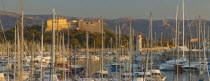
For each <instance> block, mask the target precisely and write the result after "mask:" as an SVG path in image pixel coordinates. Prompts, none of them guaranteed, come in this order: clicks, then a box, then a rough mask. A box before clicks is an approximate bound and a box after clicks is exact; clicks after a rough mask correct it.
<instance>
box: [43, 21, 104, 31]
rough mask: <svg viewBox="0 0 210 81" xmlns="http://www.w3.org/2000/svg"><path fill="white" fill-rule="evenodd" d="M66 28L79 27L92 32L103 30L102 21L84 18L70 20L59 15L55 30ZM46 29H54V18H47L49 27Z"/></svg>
mask: <svg viewBox="0 0 210 81" xmlns="http://www.w3.org/2000/svg"><path fill="white" fill-rule="evenodd" d="M65 29H79V30H84V31H90V32H99V33H100V32H101V22H100V21H83V20H71V21H68V20H67V19H66V18H63V17H59V18H58V19H57V20H55V30H58V31H60V30H65ZM45 31H47V32H48V31H52V19H48V20H47V27H46V29H45Z"/></svg>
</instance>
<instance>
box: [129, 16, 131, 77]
mask: <svg viewBox="0 0 210 81" xmlns="http://www.w3.org/2000/svg"><path fill="white" fill-rule="evenodd" d="M131 30H132V29H131V19H130V33H129V73H131V67H132V66H131V63H132V62H131V59H132V53H131V52H132V31H131ZM129 79H130V76H129Z"/></svg>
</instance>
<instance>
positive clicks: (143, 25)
mask: <svg viewBox="0 0 210 81" xmlns="http://www.w3.org/2000/svg"><path fill="white" fill-rule="evenodd" d="M58 17H60V16H58ZM64 17H65V16H64ZM51 18H52V16H51V15H25V16H24V19H25V20H24V24H25V26H31V25H35V24H36V25H37V24H38V25H41V20H47V19H51ZM65 18H67V19H68V20H79V19H83V20H86V21H98V20H99V19H100V18H78V17H65ZM0 19H1V21H2V25H3V27H4V28H5V29H10V28H12V27H14V25H15V24H16V23H17V22H18V20H19V14H17V13H11V12H5V11H0ZM131 21H132V22H131V23H132V27H133V28H134V31H135V34H142V35H144V36H148V31H149V20H148V19H131ZM179 22H180V23H179V27H180V34H181V33H182V21H179ZM204 22H206V27H209V26H210V21H207V20H202V23H201V24H202V27H203V26H204ZM129 23H130V18H129V17H123V18H118V19H105V26H104V27H105V28H106V29H108V30H111V31H113V32H115V27H116V24H120V27H121V30H122V33H123V34H128V33H129ZM152 23H153V34H154V35H155V33H156V35H157V38H160V34H161V32H163V37H165V38H174V37H173V36H174V34H175V20H174V19H162V20H153V22H152ZM197 27H198V20H185V35H186V37H189V36H192V37H193V38H195V37H196V32H197ZM190 30H191V31H190ZM206 32H209V31H208V30H207V29H206ZM180 36H181V35H180Z"/></svg>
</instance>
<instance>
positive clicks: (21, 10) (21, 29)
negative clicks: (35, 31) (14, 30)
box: [19, 0, 24, 81]
mask: <svg viewBox="0 0 210 81" xmlns="http://www.w3.org/2000/svg"><path fill="white" fill-rule="evenodd" d="M22 3H23V2H22V0H20V29H19V30H20V32H19V33H20V35H21V37H20V53H21V54H20V56H19V60H20V63H19V64H20V69H19V71H20V74H19V80H20V81H22V78H21V76H22V73H23V72H22V71H23V68H22V64H23V61H22V60H21V59H22V54H24V52H23V51H24V50H23V48H24V46H23V45H24V44H23V43H24V31H23V30H24V25H23V24H24V23H23V18H24V16H23V5H22Z"/></svg>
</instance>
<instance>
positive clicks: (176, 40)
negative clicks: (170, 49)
mask: <svg viewBox="0 0 210 81" xmlns="http://www.w3.org/2000/svg"><path fill="white" fill-rule="evenodd" d="M178 10H179V6H178V4H177V6H176V37H175V48H176V49H177V46H178V45H179V44H178V41H179V40H178V35H179V32H178ZM177 51H178V52H177V53H178V55H177V59H179V49H177ZM178 61H179V60H177V63H179V62H178ZM176 71H177V74H176V81H178V78H179V74H178V73H179V68H178V66H177V67H176Z"/></svg>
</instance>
